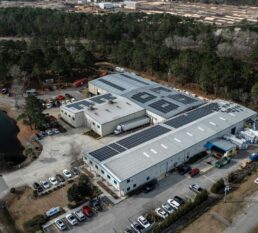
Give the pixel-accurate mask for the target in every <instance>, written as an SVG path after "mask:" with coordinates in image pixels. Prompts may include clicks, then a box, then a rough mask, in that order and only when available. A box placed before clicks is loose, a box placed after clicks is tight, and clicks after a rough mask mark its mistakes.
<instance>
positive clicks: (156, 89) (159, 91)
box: [150, 87, 171, 94]
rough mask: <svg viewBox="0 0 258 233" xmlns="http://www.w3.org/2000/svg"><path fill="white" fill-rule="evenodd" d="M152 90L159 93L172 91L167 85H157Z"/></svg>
mask: <svg viewBox="0 0 258 233" xmlns="http://www.w3.org/2000/svg"><path fill="white" fill-rule="evenodd" d="M150 90H152V91H153V92H156V93H158V94H161V93H162V92H165V93H169V92H171V90H170V89H168V88H165V87H156V88H152V89H150Z"/></svg>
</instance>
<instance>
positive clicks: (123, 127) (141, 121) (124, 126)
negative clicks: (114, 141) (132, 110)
mask: <svg viewBox="0 0 258 233" xmlns="http://www.w3.org/2000/svg"><path fill="white" fill-rule="evenodd" d="M149 123H150V118H149V117H140V118H137V119H134V120H131V121H127V122H124V123H121V124H119V125H117V127H116V128H115V130H114V133H115V134H120V133H122V132H126V131H128V130H130V129H134V128H136V127H139V126H142V125H147V124H149Z"/></svg>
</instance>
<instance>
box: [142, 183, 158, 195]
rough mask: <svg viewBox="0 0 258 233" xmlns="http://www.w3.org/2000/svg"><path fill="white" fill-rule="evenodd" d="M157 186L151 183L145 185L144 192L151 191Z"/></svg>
mask: <svg viewBox="0 0 258 233" xmlns="http://www.w3.org/2000/svg"><path fill="white" fill-rule="evenodd" d="M154 188H155V184H149V185H147V186H145V187H144V189H143V192H144V193H149V192H151V191H152V190H153V189H154Z"/></svg>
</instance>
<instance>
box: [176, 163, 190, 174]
mask: <svg viewBox="0 0 258 233" xmlns="http://www.w3.org/2000/svg"><path fill="white" fill-rule="evenodd" d="M177 170H178V173H179V174H180V175H184V174H186V173H187V172H189V171H191V167H190V165H188V164H182V165H180V166H178V168H177Z"/></svg>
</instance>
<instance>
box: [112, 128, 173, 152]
mask: <svg viewBox="0 0 258 233" xmlns="http://www.w3.org/2000/svg"><path fill="white" fill-rule="evenodd" d="M169 131H170V129H168V128H165V127H163V126H161V125H156V126H154V127H151V128H149V129H146V130H144V131H141V132H139V133H136V134H134V135H132V136H129V137H127V138H124V139H121V140H119V141H118V142H117V143H118V144H120V145H122V146H123V147H125V148H127V149H130V148H133V147H135V146H138V145H140V144H142V143H144V142H147V141H149V140H151V139H153V138H156V137H158V136H160V135H162V134H165V133H167V132H169Z"/></svg>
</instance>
